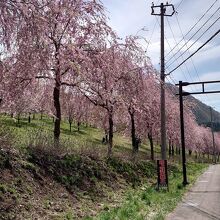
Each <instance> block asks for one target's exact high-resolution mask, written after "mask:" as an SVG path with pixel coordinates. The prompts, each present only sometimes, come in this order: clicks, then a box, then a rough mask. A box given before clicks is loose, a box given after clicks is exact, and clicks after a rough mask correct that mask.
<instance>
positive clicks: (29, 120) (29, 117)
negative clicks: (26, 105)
mask: <svg viewBox="0 0 220 220" xmlns="http://www.w3.org/2000/svg"><path fill="white" fill-rule="evenodd" d="M28 123H31V114H30V113H29V115H28Z"/></svg>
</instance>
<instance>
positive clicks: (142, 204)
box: [84, 163, 207, 220]
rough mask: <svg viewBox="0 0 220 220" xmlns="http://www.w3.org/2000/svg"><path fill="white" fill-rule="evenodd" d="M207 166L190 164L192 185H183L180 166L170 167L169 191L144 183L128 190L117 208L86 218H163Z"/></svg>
mask: <svg viewBox="0 0 220 220" xmlns="http://www.w3.org/2000/svg"><path fill="white" fill-rule="evenodd" d="M206 167H207V165H205V164H198V163H190V164H188V166H187V168H188V179H189V182H190V185H188V186H187V187H185V188H184V187H182V174H181V169H180V166H178V168H176V167H172V168H170V172H169V173H170V174H169V191H168V192H167V191H166V190H163V189H162V190H159V191H156V189H155V186H153V185H149V184H147V183H146V184H144V185H143V186H141V187H139V188H137V189H131V190H129V191H128V192H127V194H126V197H125V199H124V202H123V203H122V204H121V205H120V206H118V207H115V208H108V207H107V208H105V209H107V210H106V211H103V212H101V213H100V214H99V215H98V216H97V217H94V218H92V217H85V218H84V220H124V219H126V220H144V219H154V220H162V219H164V217H165V216H166V215H167V214H168V213H170V212H171V211H172V210H173V209H174V208H175V207H176V205H177V203H178V202H179V201H180V200H181V198H182V196H183V194H184V193H185V192H186V190H188V189H189V187H191V185H192V184H193V183H194V182H195V180H196V179H197V177H198V176H199V175H200V174H201V173H202V171H203V170H204V169H205V168H206Z"/></svg>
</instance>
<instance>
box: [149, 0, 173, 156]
mask: <svg viewBox="0 0 220 220" xmlns="http://www.w3.org/2000/svg"><path fill="white" fill-rule="evenodd" d="M168 7H171V8H172V10H173V12H172V13H171V14H166V9H167V8H168ZM157 8H160V12H159V13H155V9H157ZM151 10H152V12H151V15H158V16H160V20H161V63H160V65H161V72H160V79H161V94H160V112H161V158H162V160H166V112H165V88H164V87H165V64H164V16H172V15H173V14H174V13H175V9H174V6H173V5H172V4H168V3H166V4H165V5H164V4H163V3H161V4H160V5H158V6H155V5H154V4H152V6H151Z"/></svg>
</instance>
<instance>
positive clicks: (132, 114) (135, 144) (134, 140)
mask: <svg viewBox="0 0 220 220" xmlns="http://www.w3.org/2000/svg"><path fill="white" fill-rule="evenodd" d="M129 114H130V117H131V140H132V150H133V154H136V153H137V152H138V143H137V138H136V134H135V122H134V112H131V111H129Z"/></svg>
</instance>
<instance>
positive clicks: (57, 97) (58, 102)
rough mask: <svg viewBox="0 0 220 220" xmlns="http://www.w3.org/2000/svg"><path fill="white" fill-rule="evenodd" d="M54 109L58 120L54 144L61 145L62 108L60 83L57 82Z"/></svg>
mask: <svg viewBox="0 0 220 220" xmlns="http://www.w3.org/2000/svg"><path fill="white" fill-rule="evenodd" d="M53 99H54V107H55V110H56V119H55V123H54V143H55V145H56V146H58V145H59V139H60V122H61V108H60V83H59V82H58V81H56V86H55V87H54V91H53Z"/></svg>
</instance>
